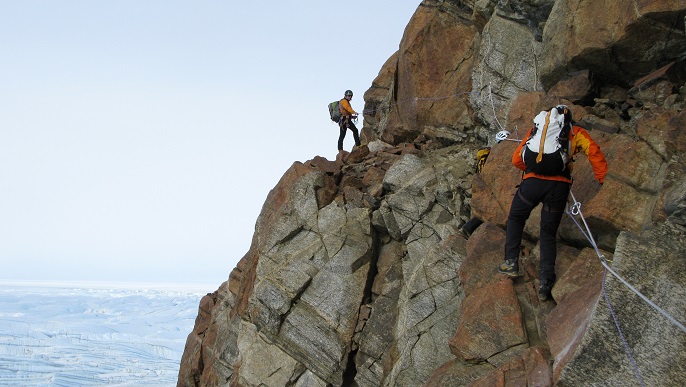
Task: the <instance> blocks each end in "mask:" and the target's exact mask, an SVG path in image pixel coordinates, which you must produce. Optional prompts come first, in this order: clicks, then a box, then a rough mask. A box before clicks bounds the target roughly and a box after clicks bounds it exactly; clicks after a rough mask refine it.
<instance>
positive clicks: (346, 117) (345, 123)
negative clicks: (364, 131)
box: [338, 90, 360, 152]
mask: <svg viewBox="0 0 686 387" xmlns="http://www.w3.org/2000/svg"><path fill="white" fill-rule="evenodd" d="M351 99H353V92H352V91H351V90H346V91H345V93H344V96H343V99H342V100H341V101H340V103H339V104H338V109H339V110H340V112H341V119H340V120H338V128H339V129H340V135H339V136H338V151H339V152H340V151H342V150H343V140H344V139H345V134H346V132H347V131H348V129H350V130H351V131H352V132H353V138H354V139H355V146H360V132H359V131H358V130H357V127H356V126H355V124H354V123H353V120H357V115H358V113H357V112H356V111H355V110H354V109H353V107H352V106H351V105H350V100H351Z"/></svg>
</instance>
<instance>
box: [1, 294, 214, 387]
mask: <svg viewBox="0 0 686 387" xmlns="http://www.w3.org/2000/svg"><path fill="white" fill-rule="evenodd" d="M179 289H180V290H177V289H175V288H174V287H173V285H171V286H167V287H137V288H127V286H121V285H117V286H114V284H110V286H107V284H105V285H102V284H100V285H97V284H88V285H87V286H81V285H79V286H74V285H71V286H69V285H60V284H38V283H33V284H29V283H25V284H16V283H15V284H7V283H5V284H0V385H2V386H44V385H54V386H91V385H109V386H133V385H145V386H175V385H176V379H177V376H178V370H179V363H180V360H181V355H182V353H183V347H184V345H185V342H186V337H187V336H188V334H189V333H190V332H191V331H192V330H193V324H194V322H195V317H196V315H197V312H198V304H199V301H200V298H202V296H203V295H204V294H205V293H202V292H199V291H193V290H191V289H188V288H181V287H179Z"/></svg>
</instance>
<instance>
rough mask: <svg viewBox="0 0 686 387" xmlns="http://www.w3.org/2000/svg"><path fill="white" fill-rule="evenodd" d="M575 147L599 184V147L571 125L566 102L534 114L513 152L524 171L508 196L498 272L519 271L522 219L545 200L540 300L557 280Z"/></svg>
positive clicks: (603, 171) (601, 168)
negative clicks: (559, 232)
mask: <svg viewBox="0 0 686 387" xmlns="http://www.w3.org/2000/svg"><path fill="white" fill-rule="evenodd" d="M578 152H582V153H584V154H585V155H586V156H587V157H588V160H589V161H590V163H591V166H592V167H593V172H594V175H595V179H596V180H597V181H598V182H599V183H600V185H602V184H603V182H604V181H605V175H606V174H607V162H606V161H605V156H604V155H603V152H602V151H601V150H600V147H598V145H597V144H596V143H595V141H593V139H592V138H591V136H590V135H589V134H588V132H587V131H586V130H585V129H583V128H581V127H579V126H576V125H574V124H573V121H572V111H571V110H570V109H569V107H567V106H565V105H558V106H556V107H554V108H552V109H550V110H548V111H542V112H541V113H539V114H538V115H537V116H536V118H535V119H534V127H532V128H531V130H529V133H528V134H527V135H526V137H525V138H524V139H523V140H522V141H521V142H520V144H519V146H518V147H517V149H516V150H515V152H514V154H513V155H512V163H513V164H514V165H515V166H516V167H517V168H519V169H521V170H522V171H524V175H523V176H522V182H521V183H520V185H519V189H518V190H517V193H516V194H515V196H514V198H513V199H512V205H511V207H510V214H509V216H508V218H507V232H506V234H507V236H506V241H505V262H503V263H501V264H500V266H499V267H498V272H500V273H503V274H507V275H509V276H511V277H516V276H518V272H519V264H518V260H519V251H520V247H521V243H522V233H523V231H524V224H525V223H526V220H527V219H528V218H529V215H530V214H531V211H532V210H533V209H534V208H535V207H536V206H537V205H538V204H539V203H543V208H542V209H541V224H540V267H539V288H538V293H539V298H540V299H541V300H549V299H552V293H551V291H552V288H553V284H554V283H555V279H556V276H555V258H556V254H557V252H556V249H557V246H556V241H555V236H556V234H557V229H558V227H559V225H560V221H561V220H562V215H563V214H564V211H565V208H566V206H567V196H568V195H569V191H570V188H571V185H572V176H571V169H572V168H571V167H572V165H571V161H572V157H574V155H575V154H577V153H578Z"/></svg>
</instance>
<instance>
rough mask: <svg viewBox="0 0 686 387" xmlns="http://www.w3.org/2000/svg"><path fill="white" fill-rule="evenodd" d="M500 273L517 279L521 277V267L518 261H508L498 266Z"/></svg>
mask: <svg viewBox="0 0 686 387" xmlns="http://www.w3.org/2000/svg"><path fill="white" fill-rule="evenodd" d="M498 273H502V274H507V275H509V276H510V277H517V276H518V275H519V265H518V264H517V261H514V260H511V259H507V260H505V262H503V263H501V264H500V266H498Z"/></svg>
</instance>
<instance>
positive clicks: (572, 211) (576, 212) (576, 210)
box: [565, 191, 686, 386]
mask: <svg viewBox="0 0 686 387" xmlns="http://www.w3.org/2000/svg"><path fill="white" fill-rule="evenodd" d="M570 195H571V197H572V201H573V203H572V204H571V205H570V207H569V210H566V211H565V212H566V213H567V214H568V215H569V217H570V218H572V220H573V221H574V223H575V224H576V225H577V227H579V230H580V231H581V233H582V234H583V235H584V237H586V239H587V240H588V241H589V243H590V244H591V246H592V247H593V249H594V250H595V252H596V254H598V259H600V263H601V264H602V265H603V267H604V268H605V270H604V272H603V281H602V290H603V298H604V299H605V302H606V303H607V307H608V309H609V310H610V314H611V316H612V320H613V321H614V324H615V327H616V328H617V331H618V332H619V336H620V338H621V340H622V344H623V345H624V350H625V351H626V353H627V355H628V357H629V361H630V362H631V366H632V367H633V369H634V373H635V374H636V377H637V378H638V380H639V382H640V383H641V386H645V382H644V380H643V377H642V376H641V373H640V372H639V370H638V366H637V365H636V361H635V360H634V357H633V355H632V354H631V350H630V349H629V344H628V343H627V340H626V337H625V336H624V333H623V332H622V328H621V327H620V326H619V321H618V319H617V316H616V315H615V311H614V309H613V307H612V303H611V302H610V298H609V296H608V295H607V291H606V289H605V279H606V278H607V273H608V272H609V273H611V274H612V275H613V276H614V277H615V278H617V279H618V280H619V281H620V282H622V283H623V284H624V285H626V286H627V287H628V288H629V289H630V290H631V291H632V292H634V293H635V294H636V295H638V296H639V297H640V298H641V299H643V300H644V301H645V302H646V303H647V304H648V305H650V306H651V307H653V308H654V309H655V310H657V311H658V312H659V313H660V314H662V315H663V316H664V317H665V318H667V319H668V320H669V321H670V322H672V323H673V324H674V325H676V326H677V327H678V328H679V329H681V330H682V331H684V332H686V327H684V325H683V324H681V323H680V322H679V321H677V320H676V319H675V318H674V317H672V316H670V315H669V314H668V313H667V312H666V311H664V310H663V309H662V308H660V307H659V306H657V305H655V303H653V302H652V301H650V300H649V299H648V297H646V296H644V295H643V294H642V293H641V292H639V291H638V290H636V288H634V287H633V286H631V284H629V283H628V282H627V281H626V280H625V279H624V278H622V277H621V276H620V275H619V274H617V273H616V272H615V271H614V270H612V268H611V267H610V266H609V265H608V263H607V260H606V259H605V256H604V255H603V254H602V253H601V252H600V249H599V248H598V245H597V244H596V242H595V239H594V238H593V235H592V234H591V230H590V228H589V227H588V223H587V222H586V218H584V214H583V213H582V212H581V203H580V202H579V201H577V200H576V197H574V193H572V192H571V191H570ZM576 216H578V217H579V218H581V220H582V221H583V224H584V227H582V226H581V224H580V223H579V222H578V220H577V219H576ZM584 228H585V229H584Z"/></svg>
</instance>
